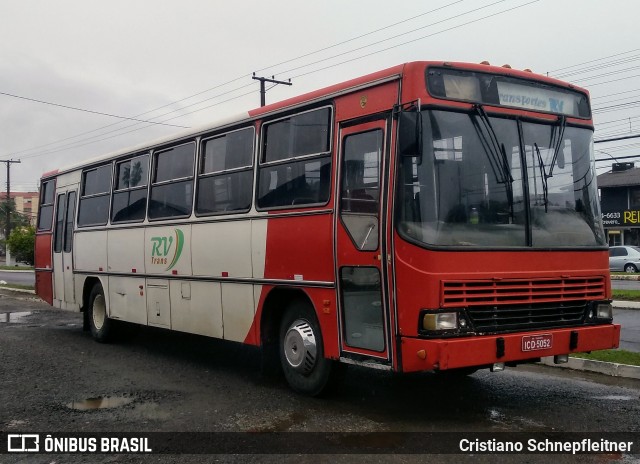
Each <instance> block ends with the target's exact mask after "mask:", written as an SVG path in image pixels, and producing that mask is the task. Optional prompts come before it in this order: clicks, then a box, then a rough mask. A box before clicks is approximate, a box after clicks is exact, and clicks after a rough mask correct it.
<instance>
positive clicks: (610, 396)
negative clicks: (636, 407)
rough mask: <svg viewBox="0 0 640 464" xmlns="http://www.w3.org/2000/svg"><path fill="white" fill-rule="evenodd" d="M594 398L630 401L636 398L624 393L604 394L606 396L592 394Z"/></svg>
mask: <svg viewBox="0 0 640 464" xmlns="http://www.w3.org/2000/svg"><path fill="white" fill-rule="evenodd" d="M594 398H595V399H596V400H611V401H632V400H635V399H637V398H636V397H635V396H626V395H606V396H594Z"/></svg>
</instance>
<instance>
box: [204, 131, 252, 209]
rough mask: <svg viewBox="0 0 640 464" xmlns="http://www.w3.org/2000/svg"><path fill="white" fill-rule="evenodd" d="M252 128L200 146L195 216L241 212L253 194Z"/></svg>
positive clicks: (247, 207)
mask: <svg viewBox="0 0 640 464" xmlns="http://www.w3.org/2000/svg"><path fill="white" fill-rule="evenodd" d="M254 134H255V130H254V128H253V127H247V128H244V129H240V130H237V131H233V132H229V133H227V134H224V135H221V136H216V137H214V138H211V139H207V140H205V141H204V142H203V145H202V151H201V153H202V154H201V155H200V168H199V174H198V193H197V199H196V214H198V215H208V214H220V213H225V212H236V213H237V212H243V211H248V210H249V208H250V207H251V194H252V192H253V141H254V139H255V135H254Z"/></svg>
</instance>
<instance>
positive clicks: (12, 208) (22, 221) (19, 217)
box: [0, 198, 29, 238]
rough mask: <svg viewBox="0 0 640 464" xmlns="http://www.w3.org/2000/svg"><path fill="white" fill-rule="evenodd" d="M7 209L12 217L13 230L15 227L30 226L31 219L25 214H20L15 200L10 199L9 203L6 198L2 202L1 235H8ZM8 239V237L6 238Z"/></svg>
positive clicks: (0, 207)
mask: <svg viewBox="0 0 640 464" xmlns="http://www.w3.org/2000/svg"><path fill="white" fill-rule="evenodd" d="M7 209H8V210H9V214H10V217H11V228H12V229H13V228H14V227H16V228H18V227H22V226H26V225H28V224H29V218H28V217H27V216H25V215H24V214H20V213H19V212H18V211H16V204H15V202H14V201H13V198H10V199H9V201H7V199H6V198H5V199H4V200H2V201H0V234H6V230H7ZM5 238H6V237H5Z"/></svg>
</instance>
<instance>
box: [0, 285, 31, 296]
mask: <svg viewBox="0 0 640 464" xmlns="http://www.w3.org/2000/svg"><path fill="white" fill-rule="evenodd" d="M5 292H16V293H30V294H31V295H35V294H36V291H35V290H27V289H26V288H13V287H2V286H0V293H5Z"/></svg>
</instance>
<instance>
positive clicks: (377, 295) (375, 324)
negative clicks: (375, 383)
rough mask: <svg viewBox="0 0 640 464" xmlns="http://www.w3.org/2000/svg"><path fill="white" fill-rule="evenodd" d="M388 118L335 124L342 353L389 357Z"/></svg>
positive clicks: (337, 254)
mask: <svg viewBox="0 0 640 464" xmlns="http://www.w3.org/2000/svg"><path fill="white" fill-rule="evenodd" d="M388 121H389V120H388V118H386V117H383V118H381V119H379V120H374V121H371V120H368V121H366V122H363V123H361V124H353V123H350V124H349V125H343V126H342V127H341V128H340V162H339V166H340V174H339V187H338V192H339V196H338V214H337V215H336V234H337V235H336V272H337V276H338V289H339V306H340V334H341V336H340V340H341V341H340V343H341V352H342V356H343V357H350V358H356V359H363V357H364V358H375V359H378V360H380V361H382V362H385V361H390V353H391V350H390V349H389V344H390V337H389V326H390V319H389V307H388V304H387V300H388V298H387V297H386V295H387V292H386V290H385V285H384V282H386V281H387V279H386V266H385V264H384V261H386V260H385V259H384V258H383V257H384V256H385V255H386V251H385V248H386V245H385V242H386V240H385V234H384V233H383V231H384V230H385V224H384V222H385V217H384V215H383V214H382V211H384V203H385V201H386V199H385V195H384V192H385V189H384V183H385V177H384V176H383V175H382V173H383V172H384V168H385V164H386V163H387V159H386V158H387V156H385V154H386V152H387V145H388V143H387V142H388V141H387V133H388V129H387V125H388Z"/></svg>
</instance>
